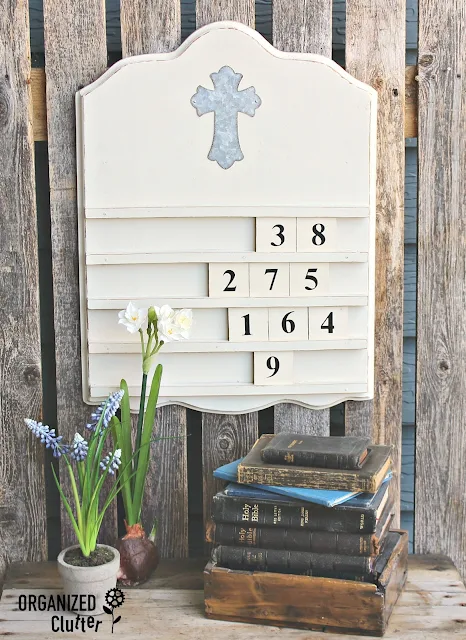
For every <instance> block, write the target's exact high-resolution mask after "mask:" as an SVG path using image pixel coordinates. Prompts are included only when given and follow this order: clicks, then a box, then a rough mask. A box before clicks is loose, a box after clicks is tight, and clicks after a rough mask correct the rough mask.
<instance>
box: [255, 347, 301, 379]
mask: <svg viewBox="0 0 466 640" xmlns="http://www.w3.org/2000/svg"><path fill="white" fill-rule="evenodd" d="M254 384H255V385H275V384H293V352H292V351H278V352H276V353H273V352H270V353H269V352H263V351H259V352H255V353H254Z"/></svg>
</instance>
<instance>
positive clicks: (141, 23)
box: [121, 0, 188, 558]
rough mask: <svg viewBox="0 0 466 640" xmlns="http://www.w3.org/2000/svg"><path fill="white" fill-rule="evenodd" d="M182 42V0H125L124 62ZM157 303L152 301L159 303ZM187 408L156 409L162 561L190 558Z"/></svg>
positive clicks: (154, 510)
mask: <svg viewBox="0 0 466 640" xmlns="http://www.w3.org/2000/svg"><path fill="white" fill-rule="evenodd" d="M180 41H181V6H180V0H151V1H150V2H146V1H145V0H121V43H122V49H123V51H122V53H123V57H127V56H132V55H140V54H144V53H165V52H168V51H173V49H176V47H177V46H178V45H179V44H180ZM155 302H156V301H154V303H155ZM186 422H187V420H186V409H183V408H182V407H178V406H170V407H161V408H159V409H158V410H157V418H156V425H155V429H154V437H156V438H173V436H175V439H169V440H168V439H164V440H161V441H159V442H157V443H154V444H153V445H152V451H151V460H150V468H149V473H148V476H147V484H146V490H145V497H144V509H143V522H144V526H145V527H146V530H147V533H149V531H150V530H151V528H152V525H153V522H154V519H155V518H156V519H157V545H158V546H159V550H160V553H161V555H162V557H168V558H172V557H176V558H184V557H187V555H188V481H187V474H188V468H187V447H186Z"/></svg>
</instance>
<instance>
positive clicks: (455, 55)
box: [415, 0, 466, 576]
mask: <svg viewBox="0 0 466 640" xmlns="http://www.w3.org/2000/svg"><path fill="white" fill-rule="evenodd" d="M465 21H466V6H465V3H464V2H463V0H445V2H442V3H437V2H435V0H424V1H423V2H422V3H420V5H419V192H418V198H419V211H418V242H419V245H418V289H417V291H418V294H417V299H418V343H417V390H416V422H417V430H416V512H415V531H416V540H415V548H416V549H417V550H422V551H426V552H429V551H443V552H446V553H448V554H449V555H450V556H451V557H452V558H453V560H454V561H455V563H456V565H457V567H458V569H459V570H460V573H462V575H463V576H464V575H466V528H465V526H464V523H465V522H466V498H465V492H464V487H465V485H466V470H465V464H464V460H465V458H466V425H465V420H464V416H465V414H466V395H465V392H464V390H465V388H466V339H465V331H464V326H465V322H466V287H465V283H466V263H465V259H464V247H465V239H466V219H465V215H464V204H465V199H466V187H465V181H466V142H465V138H464V132H465V130H466V98H465V96H466V85H465V74H466V33H465V30H464V24H465ZM433 505H435V508H433Z"/></svg>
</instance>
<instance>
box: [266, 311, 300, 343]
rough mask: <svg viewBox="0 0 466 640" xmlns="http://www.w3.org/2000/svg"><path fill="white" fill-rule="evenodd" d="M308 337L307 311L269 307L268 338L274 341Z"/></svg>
mask: <svg viewBox="0 0 466 640" xmlns="http://www.w3.org/2000/svg"><path fill="white" fill-rule="evenodd" d="M308 337H309V324H308V311H307V308H303V307H301V308H300V309H289V308H285V307H283V308H274V309H269V338H270V340H274V341H280V340H283V341H287V340H307V339H308Z"/></svg>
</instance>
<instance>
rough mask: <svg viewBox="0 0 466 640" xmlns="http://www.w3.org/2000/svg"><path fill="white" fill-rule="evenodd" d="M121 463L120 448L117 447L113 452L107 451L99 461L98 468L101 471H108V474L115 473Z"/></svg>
mask: <svg viewBox="0 0 466 640" xmlns="http://www.w3.org/2000/svg"><path fill="white" fill-rule="evenodd" d="M120 464H121V449H117V450H116V451H115V453H113V454H112V453H109V454H108V455H107V456H105V458H104V459H103V460H102V462H101V463H100V468H101V469H102V470H103V471H108V473H110V475H112V476H113V475H115V471H117V470H118V467H119V466H120Z"/></svg>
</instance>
